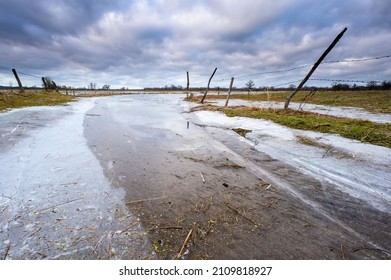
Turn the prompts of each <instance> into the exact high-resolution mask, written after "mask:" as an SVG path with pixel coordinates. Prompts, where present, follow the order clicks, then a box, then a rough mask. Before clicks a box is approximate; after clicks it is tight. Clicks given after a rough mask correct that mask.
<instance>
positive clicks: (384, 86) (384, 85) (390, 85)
mask: <svg viewBox="0 0 391 280" xmlns="http://www.w3.org/2000/svg"><path fill="white" fill-rule="evenodd" d="M295 88H296V86H295V85H293V84H292V85H289V86H288V87H265V86H261V87H253V88H252V89H251V91H290V90H294V89H295ZM313 89H316V90H336V91H337V90H338V91H340V90H391V81H383V82H381V83H379V82H375V81H372V82H368V83H367V84H366V85H357V84H346V83H336V82H335V83H333V84H331V86H329V87H318V86H304V87H303V89H302V90H313ZM144 90H145V91H164V90H182V91H183V90H186V88H184V87H182V86H175V85H171V86H164V87H149V88H144ZM189 90H190V91H204V90H206V87H190V88H189ZM210 90H213V91H228V88H225V87H211V88H210ZM233 90H243V91H246V90H248V88H246V87H233Z"/></svg>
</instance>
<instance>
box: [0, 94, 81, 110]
mask: <svg viewBox="0 0 391 280" xmlns="http://www.w3.org/2000/svg"><path fill="white" fill-rule="evenodd" d="M74 100H75V98H74V97H71V96H68V95H64V94H61V93H58V92H55V91H26V92H24V93H16V92H10V91H2V92H0V111H4V110H7V109H12V108H21V107H30V106H52V105H59V104H65V103H68V102H71V101H74Z"/></svg>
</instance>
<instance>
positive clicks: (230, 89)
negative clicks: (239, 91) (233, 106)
mask: <svg viewBox="0 0 391 280" xmlns="http://www.w3.org/2000/svg"><path fill="white" fill-rule="evenodd" d="M234 79H235V78H234V77H232V78H231V83H230V85H229V90H228V94H227V100H226V101H225V107H227V106H228V101H229V96H230V95H231V91H232V85H233V84H234Z"/></svg>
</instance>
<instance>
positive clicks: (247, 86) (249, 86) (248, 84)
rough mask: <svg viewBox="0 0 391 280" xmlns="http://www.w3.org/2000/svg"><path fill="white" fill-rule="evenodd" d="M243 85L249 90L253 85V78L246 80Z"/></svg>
mask: <svg viewBox="0 0 391 280" xmlns="http://www.w3.org/2000/svg"><path fill="white" fill-rule="evenodd" d="M245 86H246V88H247V89H248V92H250V91H251V90H252V89H253V88H254V87H255V84H254V81H253V80H249V81H247V83H246V84H245Z"/></svg>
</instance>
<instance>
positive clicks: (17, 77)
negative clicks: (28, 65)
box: [12, 69, 24, 92]
mask: <svg viewBox="0 0 391 280" xmlns="http://www.w3.org/2000/svg"><path fill="white" fill-rule="evenodd" d="M12 73H14V76H15V79H16V81H17V82H18V85H19V90H20V92H24V89H23V85H22V82H21V81H20V79H19V76H18V73H17V72H16V70H15V69H12Z"/></svg>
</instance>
